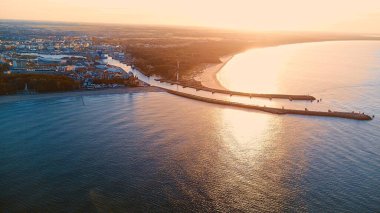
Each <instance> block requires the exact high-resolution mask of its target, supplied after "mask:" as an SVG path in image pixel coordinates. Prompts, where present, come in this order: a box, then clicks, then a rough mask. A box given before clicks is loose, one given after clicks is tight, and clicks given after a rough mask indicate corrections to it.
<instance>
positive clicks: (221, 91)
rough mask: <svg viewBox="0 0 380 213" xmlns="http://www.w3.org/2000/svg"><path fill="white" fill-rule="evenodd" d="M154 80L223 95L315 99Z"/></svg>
mask: <svg viewBox="0 0 380 213" xmlns="http://www.w3.org/2000/svg"><path fill="white" fill-rule="evenodd" d="M156 81H159V82H161V83H169V84H172V85H178V86H182V87H183V88H192V89H195V90H197V91H199V90H202V91H207V92H211V93H219V94H225V95H230V96H232V95H237V96H244V97H250V98H267V99H288V100H291V101H293V100H296V101H314V100H316V98H315V97H313V96H311V95H287V94H260V93H246V92H237V91H229V90H221V89H213V88H209V87H205V86H197V85H192V84H185V83H178V82H176V81H171V80H164V79H156Z"/></svg>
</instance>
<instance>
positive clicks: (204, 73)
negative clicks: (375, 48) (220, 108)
mask: <svg viewBox="0 0 380 213" xmlns="http://www.w3.org/2000/svg"><path fill="white" fill-rule="evenodd" d="M340 41H379V39H378V38H377V37H374V38H373V39H365V38H358V39H328V40H317V41H296V42H285V43H279V44H267V45H263V46H255V47H251V48H248V49H247V50H249V49H254V48H267V47H276V46H283V45H293V44H304V43H320V42H340ZM242 52H244V51H240V52H236V53H231V54H229V55H225V56H222V57H221V58H220V61H221V63H218V64H213V63H210V64H205V65H203V66H198V67H197V68H195V70H196V71H197V72H198V74H197V75H195V76H194V77H193V79H194V80H196V81H199V82H200V83H201V84H202V86H204V87H208V88H211V89H220V90H228V89H226V88H225V87H224V86H223V85H222V84H221V83H220V81H219V80H218V72H219V71H220V70H221V69H222V68H223V67H224V66H225V65H226V64H227V63H228V62H229V61H230V60H231V59H232V58H233V57H234V56H235V55H237V54H240V53H242ZM204 67H206V68H204Z"/></svg>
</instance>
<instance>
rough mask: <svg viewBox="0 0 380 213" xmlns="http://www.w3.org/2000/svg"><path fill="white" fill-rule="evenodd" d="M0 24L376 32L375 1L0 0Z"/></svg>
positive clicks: (379, 27) (379, 8)
mask: <svg viewBox="0 0 380 213" xmlns="http://www.w3.org/2000/svg"><path fill="white" fill-rule="evenodd" d="M0 19H24V20H49V21H70V22H71V21H74V22H102V23H128V24H160V25H162V24H164V25H192V26H212V27H217V28H234V29H243V30H255V31H261V30H265V31H267V30H291V31H294V30H296V31H298V30H300V31H310V30H312V31H339V32H363V33H380V0H313V1H311V0H286V1H285V0H0Z"/></svg>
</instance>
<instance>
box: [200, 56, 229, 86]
mask: <svg viewBox="0 0 380 213" xmlns="http://www.w3.org/2000/svg"><path fill="white" fill-rule="evenodd" d="M233 57H234V55H226V56H223V57H221V58H220V61H221V63H219V64H206V68H205V69H204V70H203V71H202V73H200V74H199V75H198V76H196V77H195V78H194V79H195V80H197V81H200V82H201V83H202V85H203V86H205V87H209V88H213V89H223V90H226V88H225V87H223V85H222V84H221V83H220V82H219V80H218V77H217V74H218V72H219V71H220V70H221V69H222V68H223V67H224V66H225V65H226V64H227V62H228V61H229V60H231V59H232V58H233Z"/></svg>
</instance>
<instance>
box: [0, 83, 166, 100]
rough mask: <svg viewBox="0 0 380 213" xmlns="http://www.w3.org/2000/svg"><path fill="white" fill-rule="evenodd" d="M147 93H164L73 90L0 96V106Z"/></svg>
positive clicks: (123, 89) (132, 89)
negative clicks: (47, 100)
mask: <svg viewBox="0 0 380 213" xmlns="http://www.w3.org/2000/svg"><path fill="white" fill-rule="evenodd" d="M147 92H165V90H163V89H161V88H158V87H153V86H149V87H121V88H105V89H94V90H74V91H67V92H53V93H38V94H35V95H24V94H21V95H20V94H15V95H3V96H0V104H6V103H12V102H18V101H25V100H45V99H51V98H68V97H80V96H92V95H112V94H133V93H147Z"/></svg>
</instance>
